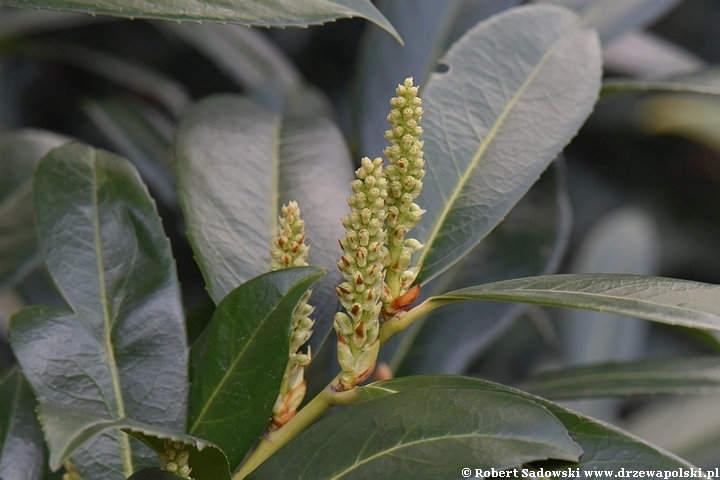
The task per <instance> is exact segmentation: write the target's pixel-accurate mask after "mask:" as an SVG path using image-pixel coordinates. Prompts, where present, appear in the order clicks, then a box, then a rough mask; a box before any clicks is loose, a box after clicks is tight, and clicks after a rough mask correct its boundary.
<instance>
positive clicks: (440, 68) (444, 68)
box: [435, 62, 452, 75]
mask: <svg viewBox="0 0 720 480" xmlns="http://www.w3.org/2000/svg"><path fill="white" fill-rule="evenodd" d="M450 72H452V67H451V66H450V65H448V64H447V63H445V62H438V64H437V67H435V73H441V74H443V75H447V74H448V73H450Z"/></svg>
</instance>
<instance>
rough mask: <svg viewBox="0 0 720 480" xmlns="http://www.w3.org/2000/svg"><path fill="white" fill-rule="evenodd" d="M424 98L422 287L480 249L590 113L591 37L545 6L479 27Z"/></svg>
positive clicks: (595, 80) (594, 88) (594, 54)
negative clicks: (425, 171)
mask: <svg viewBox="0 0 720 480" xmlns="http://www.w3.org/2000/svg"><path fill="white" fill-rule="evenodd" d="M441 62H442V63H443V64H445V65H447V66H448V69H449V70H448V71H447V72H446V73H433V74H431V76H430V80H429V81H428V83H427V85H426V86H425V88H424V89H423V90H422V92H421V96H422V97H423V103H424V109H425V115H424V118H423V122H422V124H423V128H424V129H425V134H424V135H423V139H424V141H425V147H424V151H425V158H426V159H427V162H426V166H425V168H426V170H427V174H426V176H425V178H424V180H423V183H424V188H423V192H422V196H421V197H419V199H418V204H419V205H420V206H421V207H422V208H424V209H426V210H427V212H426V213H425V214H424V216H423V218H422V220H421V221H420V223H419V224H418V225H417V227H416V229H415V230H414V231H413V234H414V236H415V237H416V238H417V239H418V240H420V241H421V242H422V243H425V244H426V247H425V248H424V249H423V250H421V252H420V254H419V256H418V258H417V259H416V263H417V264H419V265H422V270H421V271H420V276H419V281H420V282H421V283H424V282H427V281H428V280H430V279H432V278H433V277H434V276H436V275H438V274H439V273H441V272H442V271H444V270H445V269H447V268H449V267H450V266H451V265H452V264H453V263H455V262H456V261H458V260H459V259H460V258H462V257H463V256H464V255H465V254H466V253H467V252H468V251H469V250H470V249H472V248H473V247H474V246H475V245H477V244H478V243H479V242H480V241H481V240H482V239H483V238H484V237H485V236H486V235H487V234H488V233H489V232H490V231H491V230H492V229H493V228H494V227H495V226H496V225H497V224H498V223H499V222H500V221H501V220H502V219H503V218H504V217H505V215H506V214H507V213H508V212H509V211H510V209H511V208H512V207H513V206H514V205H515V203H516V202H517V201H518V200H519V199H520V198H521V197H522V196H523V195H525V193H526V192H527V191H528V189H529V188H530V186H531V185H532V184H533V183H534V182H535V181H536V180H537V179H538V177H539V176H540V174H541V173H542V171H543V170H545V169H546V168H547V166H548V165H549V164H550V162H551V161H552V160H553V159H554V158H555V157H556V156H557V154H558V153H559V152H560V151H561V150H562V149H563V148H564V147H565V145H566V144H567V143H568V142H569V141H570V139H571V138H572V137H573V136H574V135H575V133H576V132H577V130H578V129H579V128H580V126H581V125H582V123H583V122H584V121H585V119H586V118H587V116H588V115H589V114H590V112H591V111H592V108H593V105H594V104H595V101H596V99H597V96H598V91H599V88H600V76H601V58H600V45H599V41H598V38H597V35H596V33H595V32H594V31H593V30H591V29H588V28H586V27H583V26H582V25H581V24H580V22H579V20H578V17H577V16H576V15H575V14H573V13H572V12H570V11H568V10H566V9H563V8H558V7H554V6H547V5H535V6H526V7H519V8H514V9H510V10H508V11H506V12H503V13H501V14H499V15H496V16H494V17H492V18H490V19H489V20H487V21H485V22H482V23H480V24H479V25H477V26H476V27H474V28H473V29H471V30H470V31H469V32H468V33H467V34H465V35H464V36H463V37H462V38H461V39H460V40H459V41H458V42H457V43H455V44H454V45H453V47H452V48H451V49H450V50H449V51H448V53H447V54H446V55H445V56H444V57H443V58H442V59H441Z"/></svg>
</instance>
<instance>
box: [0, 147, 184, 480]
mask: <svg viewBox="0 0 720 480" xmlns="http://www.w3.org/2000/svg"><path fill="white" fill-rule="evenodd" d="M33 188H34V201H35V221H36V225H37V232H38V238H39V241H40V246H41V248H42V251H43V254H44V255H45V259H46V263H47V266H48V269H49V271H50V273H51V275H52V277H53V280H54V282H55V284H56V286H57V287H58V289H59V290H60V292H61V293H62V295H63V297H64V298H65V300H66V301H67V302H68V304H69V305H70V306H71V307H72V309H73V311H72V312H70V311H66V310H62V309H57V308H49V307H30V308H26V309H24V310H22V311H20V312H19V313H17V314H15V316H14V317H13V318H12V319H11V325H10V340H11V343H12V346H13V350H14V353H15V355H16V356H17V358H18V361H19V363H20V366H21V367H22V371H23V373H24V374H25V376H26V377H27V379H28V382H29V383H30V385H32V387H33V390H34V391H35V393H36V394H37V397H38V401H39V403H40V404H41V405H43V404H47V403H56V404H60V405H65V406H68V407H74V408H81V409H87V410H90V411H93V412H95V413H98V414H100V415H104V416H107V417H109V418H113V419H116V420H121V419H123V418H125V417H126V416H128V415H130V414H132V418H133V419H135V420H137V421H140V422H143V423H149V424H152V425H156V426H158V427H163V428H168V429H172V430H178V431H184V429H185V417H186V405H187V404H186V402H187V391H188V379H187V369H188V351H187V343H186V339H185V327H184V319H183V310H182V304H181V301H180V290H179V285H178V281H177V277H176V273H175V262H174V260H173V258H172V255H171V252H170V245H169V242H168V240H167V238H166V237H165V233H164V232H163V230H162V225H161V223H160V219H159V217H158V215H157V212H156V209H155V205H154V204H153V202H152V200H151V199H150V197H149V196H148V193H147V189H146V188H145V186H144V185H142V183H141V181H140V178H139V176H138V174H137V172H136V171H135V170H134V169H133V168H132V166H131V165H130V164H129V163H128V162H127V161H126V160H124V159H122V158H121V157H118V156H116V155H113V154H111V153H108V152H105V151H102V150H95V149H93V148H92V147H89V146H86V145H82V144H79V143H68V144H66V145H63V146H62V147H60V148H57V149H55V150H53V151H51V152H50V153H49V154H48V155H46V156H45V157H44V158H43V160H42V161H41V162H40V164H39V165H38V167H37V170H36V173H35V180H34V185H33ZM46 434H47V435H51V434H52V432H49V431H47V427H46ZM131 448H132V451H131ZM148 454H149V452H148V451H147V449H145V448H144V447H142V446H141V445H139V444H133V445H132V447H131V444H130V442H129V439H128V438H127V437H126V436H124V435H123V434H117V433H114V432H106V433H104V434H102V435H101V436H99V437H97V439H96V440H95V441H94V442H93V443H92V445H91V446H88V447H82V448H81V449H79V450H78V451H77V453H76V454H75V455H74V456H73V463H74V464H75V466H76V467H77V470H78V472H79V473H80V475H81V476H83V477H86V478H92V479H94V480H95V479H97V480H103V479H119V478H122V479H125V478H127V477H128V476H129V475H130V474H131V473H133V472H134V471H135V470H136V469H138V468H140V467H142V466H145V463H146V462H147V459H146V457H147V455H148Z"/></svg>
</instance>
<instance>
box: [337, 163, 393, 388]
mask: <svg viewBox="0 0 720 480" xmlns="http://www.w3.org/2000/svg"><path fill="white" fill-rule="evenodd" d="M382 163H383V161H382V159H381V158H376V159H375V160H370V159H369V158H367V157H366V158H363V159H362V166H361V167H360V168H359V169H358V170H357V171H356V172H355V176H356V177H357V179H356V180H354V181H353V182H352V183H351V187H352V190H353V195H352V196H350V197H349V198H348V205H349V206H350V214H349V215H348V216H347V217H345V219H344V220H343V226H344V227H345V230H346V231H345V238H343V239H341V240H340V246H341V248H342V249H343V256H342V258H341V259H340V261H339V262H338V267H339V268H340V271H341V272H342V275H343V278H344V279H345V281H344V282H343V283H341V284H340V285H338V286H337V288H336V292H337V295H338V297H339V298H340V303H341V304H342V305H343V307H345V310H347V312H348V313H347V314H345V313H342V312H338V313H337V314H335V330H336V331H337V334H338V343H337V348H338V359H339V361H340V366H341V368H342V373H341V376H340V383H339V385H338V389H339V390H349V389H351V388H353V387H354V386H355V385H357V384H358V383H360V382H362V381H363V380H365V379H366V378H368V377H369V376H370V374H371V373H372V371H373V370H374V368H375V361H376V359H377V354H378V351H379V349H380V341H379V338H378V332H379V329H380V325H379V321H378V317H379V315H380V310H381V308H382V304H381V303H380V297H381V295H382V291H383V285H384V280H385V267H386V266H387V263H388V251H387V248H386V247H385V243H386V241H387V231H386V229H385V218H386V216H387V210H386V206H385V199H386V198H387V196H388V193H387V180H386V179H385V176H384V175H383V169H382Z"/></svg>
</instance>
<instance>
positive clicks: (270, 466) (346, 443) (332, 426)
mask: <svg viewBox="0 0 720 480" xmlns="http://www.w3.org/2000/svg"><path fill="white" fill-rule="evenodd" d="M581 454H582V450H581V449H580V448H578V446H577V445H576V444H575V443H574V442H572V441H571V440H570V438H569V437H568V435H567V432H566V431H565V428H564V427H563V426H562V424H560V422H559V421H558V420H557V419H556V418H555V417H554V416H553V415H552V414H550V413H549V412H548V411H547V410H546V409H545V408H543V407H541V406H540V405H538V404H537V403H535V402H533V401H531V400H527V399H524V398H521V397H519V396H516V395H512V394H508V393H504V392H491V391H484V392H479V391H474V390H471V389H453V388H447V389H441V388H438V389H425V390H414V391H412V392H407V393H396V394H394V395H386V396H383V397H382V398H375V399H372V400H369V401H366V402H361V403H359V404H357V405H353V406H351V407H348V408H346V409H344V410H342V411H341V412H339V413H336V414H335V415H332V416H330V417H329V418H327V419H325V420H323V421H321V422H319V423H317V424H315V425H313V426H312V427H310V428H308V429H307V430H306V431H304V432H303V433H301V434H300V435H298V436H297V437H296V438H295V439H294V440H292V441H291V442H290V443H288V444H287V445H286V446H285V447H284V448H283V449H281V450H280V451H278V453H276V454H275V455H274V456H273V457H271V458H270V459H269V460H268V461H266V462H265V463H263V464H262V465H260V467H258V469H257V470H255V471H254V472H253V473H251V474H250V475H249V476H248V478H249V479H276V478H298V479H310V478H343V479H346V478H347V479H351V478H353V479H364V478H377V479H390V478H409V477H412V478H419V479H440V478H459V477H460V472H461V471H462V469H463V468H464V467H467V466H469V465H472V466H473V468H486V469H490V468H496V469H502V468H512V467H519V466H520V465H522V464H523V463H527V462H532V461H536V460H543V459H547V458H555V459H562V460H567V461H577V459H578V457H579V456H580V455H581Z"/></svg>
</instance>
